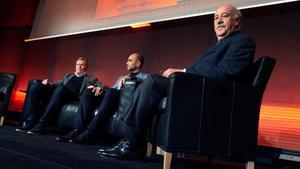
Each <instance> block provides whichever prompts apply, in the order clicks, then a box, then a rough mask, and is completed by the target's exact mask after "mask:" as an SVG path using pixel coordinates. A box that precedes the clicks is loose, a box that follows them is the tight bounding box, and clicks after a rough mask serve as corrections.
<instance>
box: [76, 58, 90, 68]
mask: <svg viewBox="0 0 300 169" xmlns="http://www.w3.org/2000/svg"><path fill="white" fill-rule="evenodd" d="M78 60H83V61H85V63H86V65H87V66H88V65H89V60H88V59H87V58H85V57H79V58H77V60H76V61H78Z"/></svg>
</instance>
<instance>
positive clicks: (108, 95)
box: [74, 88, 119, 134]
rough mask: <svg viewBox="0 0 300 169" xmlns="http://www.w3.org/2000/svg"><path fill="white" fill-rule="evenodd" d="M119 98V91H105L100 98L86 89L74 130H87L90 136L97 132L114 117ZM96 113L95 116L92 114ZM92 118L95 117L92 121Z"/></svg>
mask: <svg viewBox="0 0 300 169" xmlns="http://www.w3.org/2000/svg"><path fill="white" fill-rule="evenodd" d="M118 98H119V91H118V90H116V89H113V88H112V89H106V90H104V91H103V93H102V94H101V95H100V96H94V95H93V93H92V92H91V91H90V90H88V89H86V90H85V91H84V92H83V94H82V97H81V100H82V101H81V102H80V104H79V112H78V114H77V115H76V117H75V126H74V128H75V129H77V130H79V131H83V130H85V129H87V130H88V131H89V133H90V134H94V132H95V130H96V129H97V128H98V127H99V126H104V125H105V124H106V123H107V121H108V120H109V118H110V117H111V116H112V115H113V113H114V112H115V110H116V108H117V105H118ZM97 106H98V107H97ZM96 107H97V109H96ZM95 109H96V110H95ZM94 110H95V111H94ZM94 112H95V115H93V114H92V113H94ZM90 117H93V118H92V120H91V121H90ZM88 122H89V124H88Z"/></svg>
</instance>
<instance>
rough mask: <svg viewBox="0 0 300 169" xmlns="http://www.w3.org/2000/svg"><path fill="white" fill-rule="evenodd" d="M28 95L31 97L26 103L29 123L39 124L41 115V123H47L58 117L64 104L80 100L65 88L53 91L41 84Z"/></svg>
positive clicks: (34, 85) (34, 87)
mask: <svg viewBox="0 0 300 169" xmlns="http://www.w3.org/2000/svg"><path fill="white" fill-rule="evenodd" d="M52 91H53V92H52ZM51 93H52V94H51ZM28 94H30V96H29V98H28V101H27V102H26V104H27V105H26V110H25V112H26V115H27V118H26V121H27V123H30V122H32V123H35V122H37V121H38V119H39V117H40V116H41V115H42V116H41V117H40V119H39V122H41V123H47V122H48V121H49V120H51V118H53V117H54V116H55V115H56V113H57V112H58V111H59V110H60V108H61V107H62V105H63V104H65V103H67V102H70V101H76V100H78V96H76V95H74V94H73V93H71V92H70V91H69V90H68V89H67V88H66V87H64V86H58V87H56V88H55V89H53V88H51V87H49V86H46V85H43V84H41V83H37V84H33V86H32V87H31V89H30V91H29V93H28ZM42 112H44V113H42Z"/></svg>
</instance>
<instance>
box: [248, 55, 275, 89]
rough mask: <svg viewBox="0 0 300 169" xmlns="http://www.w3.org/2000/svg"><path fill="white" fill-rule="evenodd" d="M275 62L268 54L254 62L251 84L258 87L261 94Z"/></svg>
mask: <svg viewBox="0 0 300 169" xmlns="http://www.w3.org/2000/svg"><path fill="white" fill-rule="evenodd" d="M275 63H276V60H275V59H273V58H271V57H269V56H263V57H261V58H259V59H258V60H257V61H256V62H255V64H254V70H255V76H254V79H253V83H252V85H253V86H254V87H255V88H256V89H258V90H259V91H260V93H261V94H262V93H263V92H264V90H265V88H266V86H267V83H268V81H269V79H270V76H271V73H272V71H273V68H274V66H275Z"/></svg>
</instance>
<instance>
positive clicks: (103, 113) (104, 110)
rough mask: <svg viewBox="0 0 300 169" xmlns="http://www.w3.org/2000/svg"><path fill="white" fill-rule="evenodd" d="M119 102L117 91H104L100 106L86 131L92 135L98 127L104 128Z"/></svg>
mask: <svg viewBox="0 0 300 169" xmlns="http://www.w3.org/2000/svg"><path fill="white" fill-rule="evenodd" d="M118 101H119V91H118V90H116V89H113V88H112V89H108V90H106V92H105V94H104V96H103V100H102V102H101V104H100V105H99V106H98V108H97V114H96V115H95V117H94V118H93V119H92V121H91V122H90V123H89V125H88V127H87V129H88V131H89V133H90V134H93V133H94V132H95V130H96V129H97V128H99V127H103V126H105V124H107V121H108V120H109V118H110V117H112V115H113V114H114V112H115V111H116V109H117V106H118Z"/></svg>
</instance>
